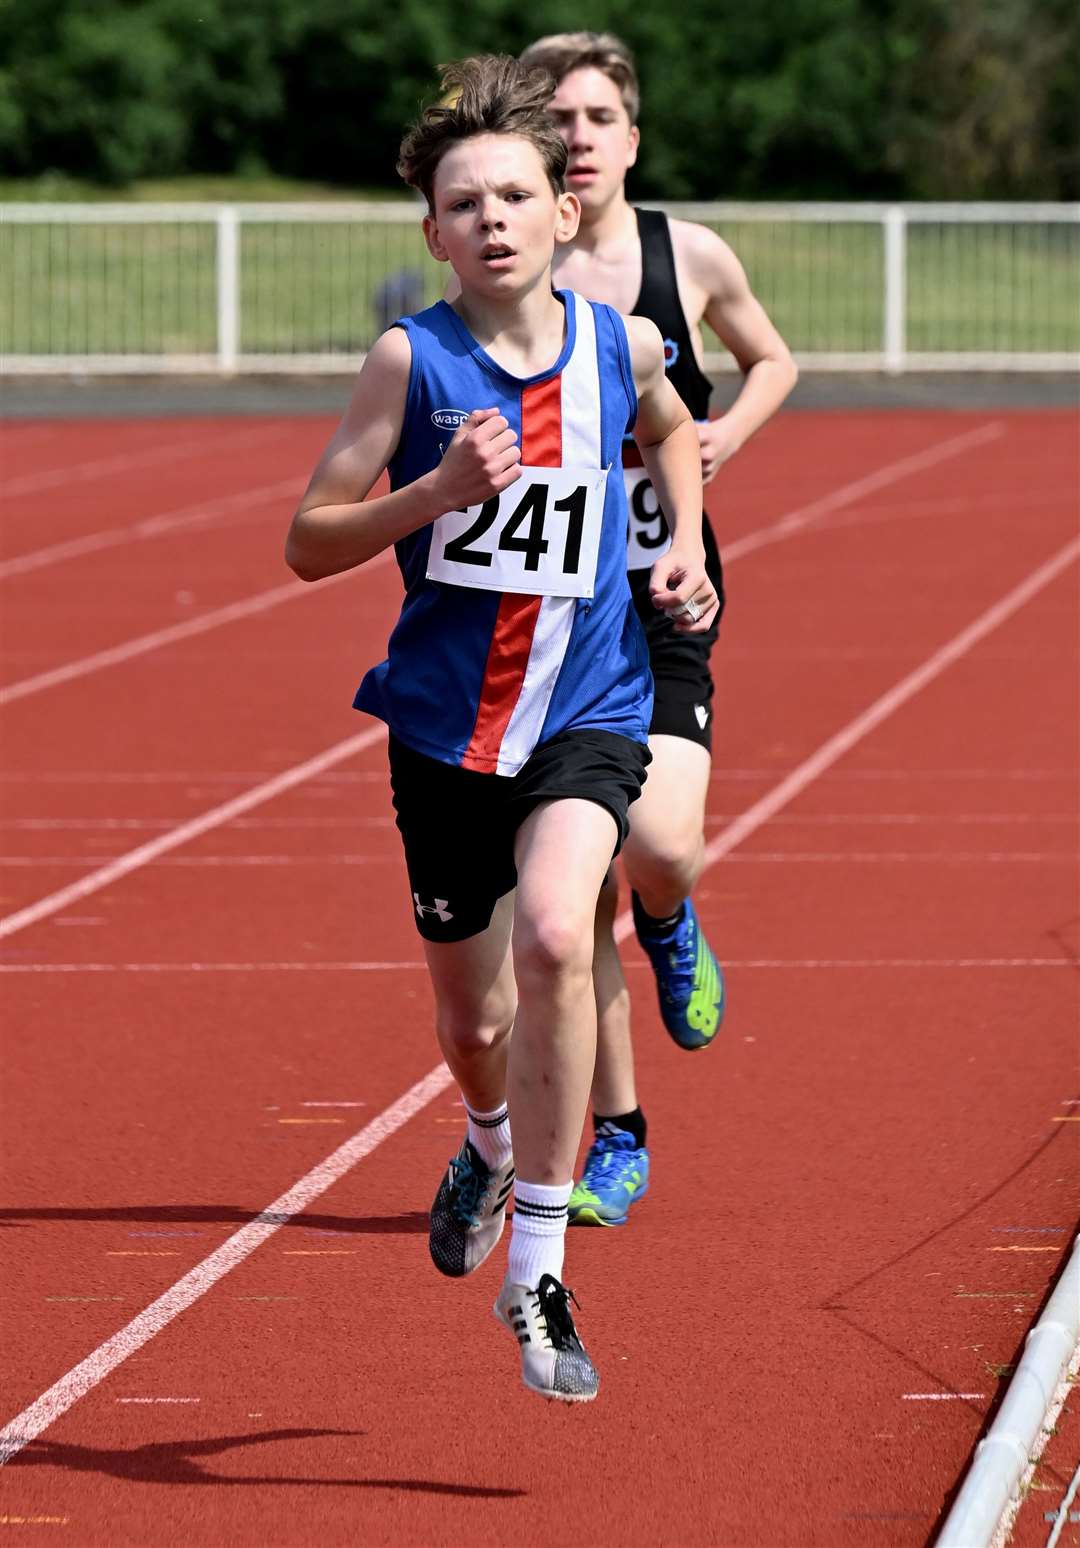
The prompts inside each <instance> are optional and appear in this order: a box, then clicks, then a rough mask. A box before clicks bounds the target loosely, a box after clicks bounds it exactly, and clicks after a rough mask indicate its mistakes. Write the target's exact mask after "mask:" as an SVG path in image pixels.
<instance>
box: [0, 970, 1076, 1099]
mask: <svg viewBox="0 0 1080 1548" xmlns="http://www.w3.org/2000/svg"><path fill="white" fill-rule="evenodd" d="M426 965H427V964H426V963H425V962H424V961H423V960H420V959H418V960H416V961H413V962H0V974H4V973H8V974H12V973H260V974H261V973H402V972H413V971H418V970H419V969H420V968H423V967H426ZM623 966H624V967H625V969H626V971H627V972H630V971H632V970H634V969H640V970H641V971H644V970H645V969H646V968H647V967H648V963H647V962H639V961H637V960H635V961H633V962H626V963H624V964H623ZM729 968H738V969H751V968H752V969H762V968H764V969H768V970H769V971H772V970H774V969H777V968H796V969H800V970H801V969H810V968H812V969H824V968H854V969H856V970H857V971H860V972H861V971H863V970H864V969H866V968H920V969H922V968H931V969H933V968H1068V969H1069V971H1070V972H1073V973H1075V971H1076V963H1075V962H1070V961H1068V960H1067V958H1065V957H725V958H724V970H725V972H726V971H727V970H728V969H729ZM1076 1121H1077V1122H1080V1119H1077V1120H1076Z"/></svg>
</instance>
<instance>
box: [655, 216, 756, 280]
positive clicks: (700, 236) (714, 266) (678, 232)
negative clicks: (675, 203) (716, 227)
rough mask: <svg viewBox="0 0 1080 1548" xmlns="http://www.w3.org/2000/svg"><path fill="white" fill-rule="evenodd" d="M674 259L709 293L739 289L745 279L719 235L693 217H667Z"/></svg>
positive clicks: (736, 259)
mask: <svg viewBox="0 0 1080 1548" xmlns="http://www.w3.org/2000/svg"><path fill="white" fill-rule="evenodd" d="M669 226H670V230H671V245H672V249H673V251H674V253H675V262H676V264H677V265H678V267H679V268H680V270H682V272H683V273H685V274H686V276H687V277H688V278H689V279H691V280H692V281H693V282H694V284H695V285H700V286H701V287H702V289H703V290H705V291H706V292H707V293H708V295H710V296H712V297H717V296H724V295H727V294H730V293H734V292H736V291H738V290H739V289H740V288H741V287H742V286H744V285H745V283H746V276H745V274H744V272H743V266H742V264H741V263H740V262H739V260H738V258H737V257H736V255H735V252H734V250H733V249H732V248H731V247H730V246H729V245H728V243H727V242H725V241H724V239H723V237H722V236H719V235H718V234H717V232H715V231H713V230H712V229H711V228H710V227H709V226H703V225H701V224H700V222H698V221H696V220H675V219H673V218H670V217H669Z"/></svg>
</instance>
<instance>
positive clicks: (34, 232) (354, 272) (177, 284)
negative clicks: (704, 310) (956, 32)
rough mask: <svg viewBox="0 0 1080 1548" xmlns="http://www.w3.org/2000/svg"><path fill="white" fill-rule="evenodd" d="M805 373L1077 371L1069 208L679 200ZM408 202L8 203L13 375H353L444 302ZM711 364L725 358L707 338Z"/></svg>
mask: <svg viewBox="0 0 1080 1548" xmlns="http://www.w3.org/2000/svg"><path fill="white" fill-rule="evenodd" d="M662 207H663V208H666V209H667V210H668V211H669V212H670V213H671V214H672V215H675V216H678V217H681V218H684V219H690V220H697V221H701V222H703V223H704V224H706V225H709V226H711V227H712V228H713V229H714V230H716V231H719V232H720V233H721V234H722V235H723V236H724V237H725V239H726V240H727V241H728V242H730V244H731V246H732V247H733V248H734V249H735V251H736V252H737V253H738V255H739V257H740V258H741V260H742V262H743V264H744V266H745V267H746V269H747V271H748V273H749V275H750V279H751V283H752V284H753V287H754V289H755V291H756V293H757V295H758V296H759V297H760V299H761V300H762V302H763V303H764V305H765V307H766V308H767V309H768V311H769V313H770V314H771V316H772V317H773V318H774V320H775V321H776V323H777V326H778V327H779V328H780V331H781V332H782V333H783V335H784V337H785V338H786V339H787V341H788V343H789V344H790V345H791V347H792V349H793V351H794V353H795V355H796V357H797V358H798V360H799V362H800V364H801V365H802V366H803V367H804V369H810V370H813V369H821V370H885V371H889V372H901V371H905V370H945V371H950V370H995V371H1001V370H1015V371H1035V370H1039V371H1052V370H1077V369H1080V205H1065V204H897V205H884V204H671V205H665V206H662ZM419 214H420V210H419V207H418V206H415V205H411V204H408V203H373V204H353V203H324V204H248V205H211V204H92V205H79V204H8V205H0V357H2V361H3V367H4V369H5V370H6V371H7V372H9V373H13V374H14V373H35V374H39V373H46V372H53V373H70V372H72V371H85V372H102V373H105V372H109V373H114V374H115V373H119V374H129V373H137V372H159V373H166V372H169V373H172V372H203V373H205V372H217V373H222V374H231V373H235V372H308V373H311V372H328V371H353V370H355V369H356V367H357V365H358V364H359V362H360V360H361V359H362V358H363V354H364V351H365V350H366V349H367V348H368V347H369V345H370V344H371V342H372V340H373V339H374V338H375V337H377V335H378V333H379V332H380V331H381V330H382V328H383V327H385V326H386V324H387V323H388V322H389V321H391V320H392V319H393V317H395V316H397V315H399V314H400V313H401V312H403V311H410V310H415V309H416V308H418V307H420V306H423V305H426V304H427V303H429V302H430V301H433V300H435V299H436V298H437V296H438V295H439V294H440V293H441V290H442V286H443V283H444V281H445V276H446V270H445V268H443V267H441V266H440V265H438V264H436V263H434V262H433V261H432V259H431V258H430V257H429V256H428V254H427V251H426V248H425V246H424V241H423V237H422V234H421V231H420V223H419ZM706 348H707V351H708V353H707V356H706V367H707V369H710V370H721V369H725V368H727V367H730V366H731V365H732V361H731V359H730V357H729V356H728V355H727V354H726V352H724V351H723V350H721V349H720V348H719V346H718V344H717V341H716V340H715V339H714V338H712V337H711V335H709V336H707V338H706Z"/></svg>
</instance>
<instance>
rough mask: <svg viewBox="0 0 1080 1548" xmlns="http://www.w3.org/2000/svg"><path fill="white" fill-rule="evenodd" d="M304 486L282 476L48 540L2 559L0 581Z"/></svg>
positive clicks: (200, 523)
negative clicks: (162, 511) (122, 523)
mask: <svg viewBox="0 0 1080 1548" xmlns="http://www.w3.org/2000/svg"><path fill="white" fill-rule="evenodd" d="M303 488H304V485H303V480H302V479H300V478H289V479H284V480H280V481H279V482H278V483H276V484H264V485H263V487H262V488H261V489H246V490H244V491H243V492H242V493H240V494H234V495H225V496H223V497H222V498H221V499H220V500H211V501H206V500H200V501H198V502H197V503H195V504H192V505H185V506H183V507H181V509H180V510H176V511H171V512H168V513H165V514H162V515H160V516H145V517H143V519H142V520H141V521H137V522H134V523H133V524H132V525H131V526H129V527H108V528H106V529H105V530H104V531H102V532H91V533H88V534H87V535H86V536H85V537H78V538H69V539H68V540H67V541H66V542H63V543H50V544H49V545H48V546H47V547H45V548H35V549H33V550H31V551H30V552H29V553H25V554H18V555H16V557H15V558H14V559H6V560H4V561H3V562H2V563H0V580H10V579H11V578H12V576H15V575H28V574H30V573H31V572H32V571H34V570H41V569H45V568H46V567H47V566H49V565H54V564H61V563H63V561H64V560H66V559H82V558H85V557H86V555H87V554H98V553H102V552H103V551H104V550H105V549H108V548H119V547H120V546H121V545H122V544H125V543H137V542H144V541H145V540H146V539H147V538H155V537H162V536H164V535H165V534H166V533H172V532H179V531H181V530H185V529H186V530H190V529H191V528H192V527H201V526H205V525H207V524H208V523H210V522H212V521H216V520H217V519H218V518H219V517H221V516H228V515H229V514H230V513H231V512H232V511H237V510H244V509H245V508H247V507H248V506H253V505H261V504H264V503H266V502H269V501H272V500H282V499H284V498H285V497H286V496H290V497H296V496H299V495H300V494H301V493H302V492H303ZM266 514H267V516H274V517H275V518H277V517H279V516H280V512H278V511H273V510H268V511H267V512H266Z"/></svg>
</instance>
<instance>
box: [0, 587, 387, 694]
mask: <svg viewBox="0 0 1080 1548" xmlns="http://www.w3.org/2000/svg"><path fill="white" fill-rule="evenodd" d="M372 562H374V561H372ZM351 573H352V572H351V571H349V570H345V571H343V572H342V574H340V575H331V576H328V577H327V579H326V580H323V581H320V582H319V585H318V588H316V587H313V586H309V585H308V584H307V583H306V582H304V581H299V580H294V581H287V582H286V584H285V585H284V586H272V587H271V588H270V590H269V591H260V592H257V593H256V595H255V596H253V597H246V598H245V599H244V600H243V601H242V602H230V603H229V605H228V606H227V607H218V608H215V609H214V610H213V611H212V612H209V613H202V614H200V616H199V617H198V618H190V619H188V620H187V621H186V622H185V623H180V624H172V625H170V627H169V628H167V629H155V630H154V631H153V633H151V634H140V635H138V636H137V637H136V638H135V639H131V640H125V642H124V643H123V644H122V645H113V646H110V648H109V649H108V650H99V651H97V652H95V654H94V655H92V656H82V657H80V659H79V660H77V661H69V662H67V663H66V664H65V665H64V666H59V667H53V668H52V670H51V671H49V672H39V673H38V674H37V676H36V677H24V678H22V679H20V681H18V682H15V683H9V684H8V685H7V686H6V687H4V688H0V704H14V703H15V702H16V701H17V700H19V699H27V698H29V697H30V695H31V694H34V693H42V692H43V691H44V690H45V689H46V688H58V687H59V686H60V684H61V683H71V682H74V681H75V680H76V679H77V678H80V677H89V676H90V674H91V673H92V672H100V671H102V670H103V669H104V668H105V667H111V666H119V665H120V663H121V662H125V661H134V660H135V658H136V657H137V656H145V655H146V654H147V653H148V652H149V651H152V650H160V649H161V647H162V646H163V645H176V644H178V643H179V642H180V641H181V640H189V639H192V638H194V636H195V635H198V634H208V633H209V632H210V630H211V629H218V628H220V627H221V625H222V624H228V623H235V622H237V621H238V620H239V619H241V618H252V617H254V616H255V615H256V614H257V613H265V612H267V611H268V610H269V609H270V608H272V607H277V606H278V604H279V603H281V602H294V601H296V600H297V599H298V598H299V597H302V596H310V595H312V594H313V593H314V591H315V590H316V589H319V590H321V589H323V588H325V587H327V586H333V585H336V584H337V583H338V582H340V581H343V580H345V579H346V577H347V576H348V575H350V574H351Z"/></svg>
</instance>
